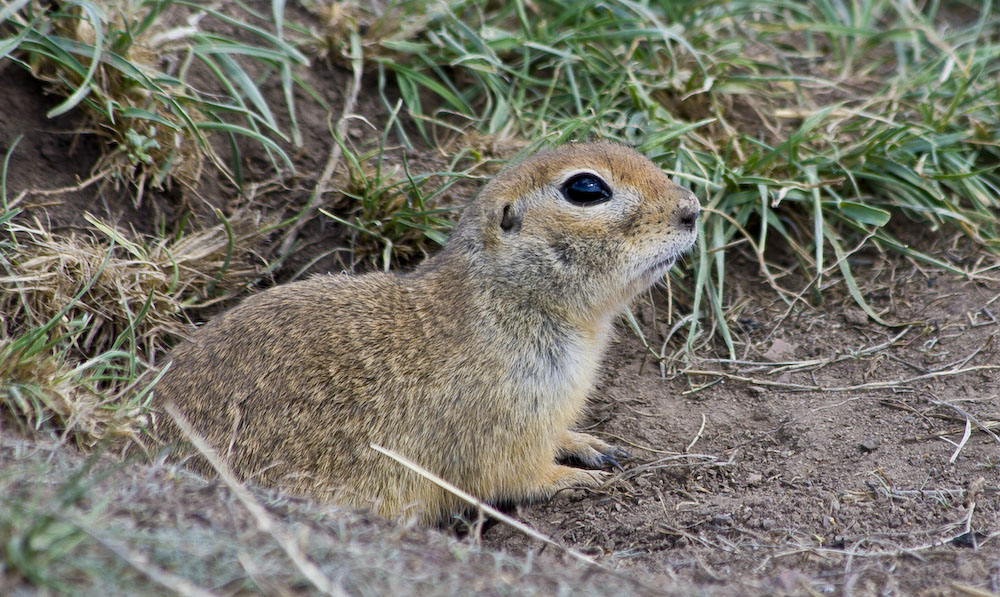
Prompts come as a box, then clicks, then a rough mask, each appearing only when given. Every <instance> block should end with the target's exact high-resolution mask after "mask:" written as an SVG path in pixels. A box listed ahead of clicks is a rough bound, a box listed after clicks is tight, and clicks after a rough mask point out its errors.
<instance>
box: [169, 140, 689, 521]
mask: <svg viewBox="0 0 1000 597" xmlns="http://www.w3.org/2000/svg"><path fill="white" fill-rule="evenodd" d="M698 214H699V205H698V201H697V199H696V198H695V196H694V195H693V194H692V193H691V192H690V191H687V190H685V189H683V188H681V187H680V186H678V185H676V184H674V183H673V182H671V181H670V180H669V179H668V178H667V176H666V175H665V174H664V173H663V172H662V171H661V170H659V169H658V168H657V167H656V166H654V165H653V163H652V162H650V161H649V160H648V159H646V158H645V157H644V156H642V155H640V154H639V153H637V152H636V151H634V150H632V149H629V148H626V147H622V146H619V145H613V144H609V143H594V144H570V145H564V146H562V147H559V148H557V149H554V150H550V151H546V152H543V153H539V154H537V155H534V156H533V157H530V158H528V159H525V160H524V161H522V162H520V163H517V164H514V165H512V166H510V167H509V168H507V169H506V170H505V171H503V172H501V173H500V174H499V175H498V176H497V177H496V178H495V179H493V180H492V181H491V182H489V183H488V184H487V185H486V186H485V187H484V188H483V189H482V191H481V192H480V193H479V196H478V197H477V198H476V199H475V200H473V201H472V202H471V203H470V204H469V205H468V206H467V207H466V208H465V211H464V213H463V214H462V216H461V218H460V220H459V222H458V224H457V225H456V227H455V230H454V232H453V233H452V235H451V239H450V240H449V242H448V244H447V246H446V247H444V249H442V250H441V251H440V252H439V253H438V254H436V255H435V256H433V257H431V258H429V259H427V260H426V261H425V262H423V263H422V264H421V265H420V266H418V267H417V268H416V269H415V270H414V271H412V272H409V273H404V274H387V273H370V274H365V275H358V276H354V275H321V276H316V277H313V278H311V279H308V280H304V281H300V282H294V283H290V284H285V285H282V286H277V287H275V288H272V289H270V290H267V291H265V292H262V293H260V294H259V295H256V296H252V297H250V298H248V299H246V300H245V301H243V303H242V304H240V305H239V306H237V307H235V308H233V309H232V310H230V311H228V312H226V313H224V314H222V315H221V316H219V317H217V318H216V319H214V320H213V321H211V322H209V323H208V324H207V325H205V326H204V327H203V328H202V329H200V330H199V331H198V332H197V333H195V334H194V336H193V339H192V340H190V341H186V342H183V343H181V344H180V345H178V346H177V348H176V349H175V350H174V351H173V353H172V355H171V359H172V365H171V367H170V369H169V370H168V371H167V373H166V374H165V375H164V376H163V378H162V379H161V380H160V382H159V384H158V385H157V386H156V387H155V389H154V391H155V401H156V402H157V403H159V404H165V403H167V402H172V403H174V404H175V405H176V406H177V407H178V409H179V410H180V411H181V412H182V413H184V414H185V415H186V417H187V418H188V419H189V420H190V421H191V422H192V423H193V425H194V427H195V428H196V429H197V430H198V431H199V432H200V433H201V434H203V435H204V436H205V437H206V438H207V439H208V440H209V441H210V442H211V443H212V444H213V445H214V446H215V448H216V449H217V450H218V451H219V453H220V454H221V455H222V456H223V457H224V458H225V459H226V460H227V461H228V462H229V463H230V465H231V466H232V467H233V468H234V470H235V471H236V472H237V473H238V474H240V475H241V476H242V477H243V478H244V479H247V480H251V481H254V482H256V483H262V484H265V485H277V486H281V487H285V488H287V489H291V490H292V491H297V492H304V493H308V494H311V495H313V496H316V497H318V498H320V499H332V500H334V501H337V502H340V503H343V504H348V505H360V506H367V507H372V508H373V509H375V510H376V511H377V512H379V513H380V514H382V515H383V516H386V517H395V516H399V515H406V514H414V515H417V516H419V518H420V519H421V520H422V521H424V522H434V521H440V520H442V519H443V518H445V517H448V516H449V515H451V514H453V513H455V512H457V511H460V510H461V509H462V504H461V503H460V501H459V500H458V499H457V498H455V497H453V496H452V495H451V494H449V493H447V492H445V491H444V490H442V489H440V488H438V487H437V486H435V485H433V484H432V483H430V482H429V481H426V480H424V479H422V478H420V477H419V476H418V475H416V474H415V473H413V472H411V471H409V470H407V469H405V468H404V467H403V466H401V465H399V464H398V463H396V462H394V461H392V460H390V459H389V458H387V457H386V456H384V455H382V454H379V453H377V452H375V451H374V450H372V449H371V448H370V447H369V445H370V444H371V443H375V444H378V445H381V446H384V447H387V448H390V449H392V450H395V451H396V452H398V453H400V454H402V455H404V456H406V457H408V458H410V459H411V460H414V461H416V462H418V463H419V464H421V465H423V466H424V467H426V468H428V469H430V470H431V471H433V472H435V473H437V474H438V475H440V476H441V477H443V478H445V479H446V480H448V481H451V482H452V483H454V484H455V485H457V486H459V487H460V488H462V489H464V490H466V491H468V492H469V493H472V494H473V495H475V496H478V497H479V498H481V499H483V500H484V501H487V502H492V503H512V502H513V503H521V502H527V501H532V500H538V499H546V498H549V497H551V496H552V495H554V494H555V493H556V492H558V491H560V490H562V489H565V488H569V487H581V486H585V487H594V486H598V485H599V484H600V483H601V482H602V481H603V480H604V479H605V478H606V477H607V476H608V473H606V472H603V471H599V470H583V469H580V468H573V467H570V466H565V465H562V464H558V463H557V461H560V460H562V461H570V462H574V463H576V464H580V465H581V466H584V467H588V468H593V469H600V468H604V467H606V466H607V465H609V464H612V463H614V459H615V457H616V456H618V455H620V454H619V453H618V452H617V449H616V448H613V447H611V446H609V445H608V444H607V443H605V442H603V441H601V440H599V439H597V438H595V437H592V436H590V435H586V434H583V433H579V432H575V431H571V430H570V427H571V426H573V425H575V424H576V423H578V422H579V420H580V418H581V415H582V414H583V411H584V408H585V405H586V400H587V395H588V393H589V392H590V390H591V388H592V387H593V385H594V381H595V377H596V376H597V372H598V366H599V363H600V361H601V357H602V355H603V353H604V352H605V348H606V346H607V344H608V341H609V338H610V336H611V333H612V328H613V324H614V320H615V319H616V318H617V317H618V315H619V314H620V313H621V312H622V310H623V308H624V307H625V305H626V304H627V303H628V302H629V301H630V300H631V299H632V298H633V297H634V296H635V295H636V294H638V293H639V292H641V291H643V290H645V289H646V288H648V287H649V286H650V285H652V284H653V283H655V282H656V281H658V280H660V279H662V278H663V276H664V275H665V274H666V273H667V270H669V269H670V267H671V266H672V265H673V263H674V261H675V260H676V259H677V258H678V257H679V256H680V255H681V254H682V253H684V252H685V251H687V250H688V249H689V248H690V247H691V245H692V244H693V243H694V241H695V237H696V234H697V233H696V230H695V228H696V221H697V218H698ZM161 428H162V429H163V430H164V433H165V434H166V436H167V437H172V438H177V437H179V435H178V433H177V430H176V429H174V428H173V425H172V424H170V423H166V424H164V425H161Z"/></svg>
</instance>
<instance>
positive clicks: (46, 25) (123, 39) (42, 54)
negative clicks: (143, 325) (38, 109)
mask: <svg viewBox="0 0 1000 597" xmlns="http://www.w3.org/2000/svg"><path fill="white" fill-rule="evenodd" d="M0 17H2V18H0V27H2V30H5V31H12V32H13V34H12V35H11V36H10V37H7V38H5V39H2V40H0V59H2V58H5V57H6V58H8V59H10V60H13V61H14V62H15V63H17V64H20V65H21V66H23V67H24V68H27V69H29V70H30V71H31V73H32V74H33V75H34V76H35V77H37V78H39V79H41V80H43V81H46V82H48V83H49V86H50V89H51V90H52V91H53V92H54V93H56V94H57V95H60V96H63V97H64V98H65V99H64V100H63V101H62V102H61V103H59V104H58V105H57V106H55V107H54V108H52V109H51V110H50V111H49V116H50V117H55V116H58V115H61V114H64V113H66V112H69V111H70V110H74V109H82V110H84V112H85V113H86V114H87V115H88V118H89V120H90V123H91V124H90V127H89V128H90V132H94V133H97V134H100V135H102V136H104V137H106V138H107V139H108V140H109V142H110V144H111V146H112V148H113V149H112V150H111V151H110V152H109V153H108V154H107V155H105V156H104V158H103V159H102V160H101V162H100V163H99V164H98V165H97V167H96V169H97V170H99V171H102V172H105V173H107V175H108V176H111V177H113V178H114V179H116V180H119V181H123V182H128V183H131V184H133V185H135V186H136V187H137V188H138V189H139V192H138V193H137V194H136V197H137V201H141V199H142V196H143V193H142V190H143V189H145V188H146V187H147V186H150V185H151V186H154V187H160V186H163V185H164V184H166V183H167V182H170V181H174V180H176V181H178V182H180V183H181V184H183V185H185V186H187V187H194V186H195V185H197V183H198V181H199V180H200V179H201V175H202V172H203V169H204V163H205V162H206V161H208V162H210V163H211V164H213V165H214V166H215V167H217V168H218V169H219V170H220V171H221V172H223V173H224V174H225V175H226V176H227V177H228V178H229V179H230V181H232V182H233V183H235V184H239V183H240V182H242V174H241V170H240V160H241V158H240V150H239V144H238V143H237V140H239V139H246V140H249V141H251V142H252V143H254V144H256V145H257V146H258V147H260V148H261V149H262V150H263V151H264V152H266V154H267V155H268V157H269V158H270V160H271V162H272V164H273V166H274V168H275V169H276V170H279V171H294V168H293V167H292V164H291V162H290V161H289V159H288V157H287V155H286V154H285V152H284V151H283V150H282V148H281V146H280V144H279V143H281V142H290V141H291V140H295V141H296V142H298V143H301V141H300V133H299V131H298V128H297V124H296V120H295V105H294V103H293V102H292V97H293V96H292V86H293V84H294V80H293V79H292V78H291V77H290V76H285V77H282V78H283V87H284V94H283V97H284V99H285V100H286V105H285V106H284V109H285V110H286V112H287V114H288V115H289V117H290V120H291V131H290V135H291V138H289V135H288V134H287V133H286V132H284V131H283V130H282V128H281V127H280V126H279V124H278V119H277V117H276V116H275V114H274V112H273V108H272V106H271V105H270V104H269V102H268V101H267V100H265V99H264V95H263V93H262V91H261V88H260V79H261V78H262V75H266V74H267V73H274V72H278V73H288V72H290V71H289V69H290V68H291V66H292V65H300V64H305V63H306V58H305V56H304V55H303V54H302V53H301V52H300V51H299V50H297V49H296V48H295V47H294V46H293V45H291V44H289V43H288V42H286V41H285V40H283V39H282V38H281V37H280V35H279V34H278V33H272V32H271V31H268V30H267V29H265V28H263V27H261V26H258V25H255V24H254V21H255V15H253V14H252V13H248V12H247V13H244V14H241V15H239V18H235V17H232V16H229V15H227V14H224V13H222V12H219V11H217V10H215V9H213V8H211V7H206V6H202V5H200V4H197V3H189V2H182V1H180V0H178V1H172V0H115V1H113V2H107V3H96V2H91V1H88V0H76V1H72V2H55V3H48V2H44V3H43V2H38V1H36V0H30V1H26V0H22V1H19V2H16V3H14V4H12V5H9V6H8V7H7V8H5V9H4V10H3V11H2V12H0ZM256 20H259V18H257V19H256ZM219 25H223V26H228V27H232V28H235V29H236V30H237V31H238V35H235V36H233V37H229V36H226V35H222V34H220V33H217V32H215V31H213V30H212V28H218V26H219ZM215 136H220V137H221V138H222V139H228V140H229V144H230V146H231V147H232V151H233V152H234V155H233V159H232V161H231V163H230V164H229V165H226V163H225V162H224V161H223V159H222V157H221V155H220V153H219V151H218V150H217V148H216V144H213V143H212V138H213V137H215Z"/></svg>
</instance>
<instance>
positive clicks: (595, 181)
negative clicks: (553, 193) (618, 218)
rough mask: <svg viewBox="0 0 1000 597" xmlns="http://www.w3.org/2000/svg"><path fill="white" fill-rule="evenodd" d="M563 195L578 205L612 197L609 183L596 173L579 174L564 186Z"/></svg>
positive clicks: (591, 203) (601, 201)
mask: <svg viewBox="0 0 1000 597" xmlns="http://www.w3.org/2000/svg"><path fill="white" fill-rule="evenodd" d="M562 194H563V197H565V198H566V200H567V201H569V202H570V203H575V204H577V205H594V204H596V203H604V202H605V201H607V200H608V199H611V189H610V188H608V183H606V182H604V181H603V180H601V179H600V178H599V177H598V176H596V175H594V174H577V175H576V176H574V177H572V178H570V179H569V180H567V181H566V182H565V183H564V184H563V186H562Z"/></svg>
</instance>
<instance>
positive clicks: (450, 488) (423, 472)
mask: <svg viewBox="0 0 1000 597" xmlns="http://www.w3.org/2000/svg"><path fill="white" fill-rule="evenodd" d="M369 446H370V447H371V449H372V450H375V451H376V452H378V453H380V454H383V455H385V456H388V457H389V458H392V459H393V460H395V461H396V462H398V463H400V464H402V465H403V466H405V467H406V468H408V469H410V470H411V471H413V472H415V473H417V474H418V475H420V476H421V477H423V478H425V479H427V480H428V481H430V482H431V483H434V484H435V485H437V486H438V487H440V488H441V489H444V490H445V491H447V492H449V493H452V494H454V495H455V496H457V497H459V498H460V499H462V500H463V501H466V502H468V503H470V504H472V505H473V506H475V507H476V508H479V509H480V510H481V511H483V512H485V513H487V514H489V515H490V516H492V517H493V518H496V519H497V520H499V521H500V522H503V523H505V524H508V525H510V526H512V527H514V528H515V529H517V530H519V531H521V532H522V533H524V534H525V535H527V536H529V537H531V538H533V539H538V540H539V541H541V542H543V543H546V544H548V545H551V546H553V547H555V548H557V549H560V550H562V551H564V552H566V553H567V554H569V555H571V556H573V557H574V558H576V559H578V560H580V561H581V562H586V563H587V564H590V565H591V566H597V567H599V568H602V569H604V570H608V571H609V572H614V571H613V570H610V569H608V568H605V567H604V566H602V565H601V564H598V563H597V562H596V561H595V560H594V559H593V558H591V557H589V556H585V555H583V554H582V553H580V552H578V551H576V550H575V549H573V548H571V547H566V546H565V545H563V544H561V543H558V542H557V541H555V540H554V539H550V538H549V537H546V536H545V535H543V534H541V533H539V532H538V531H536V530H535V529H533V528H531V527H530V526H528V525H526V524H524V523H523V522H521V521H519V520H517V519H515V518H511V517H510V516H507V515H506V514H504V513H503V512H501V511H499V510H497V509H496V508H494V507H493V506H490V505H489V504H487V503H485V502H483V501H481V500H479V499H478V498H476V497H475V496H473V495H471V494H469V493H466V492H464V491H462V490H461V489H459V488H458V487H455V486H454V485H452V484H451V483H449V482H448V481H445V480H444V479H442V478H441V477H439V476H437V475H435V474H434V473H432V472H430V471H429V470H427V469H425V468H424V467H422V466H420V465H419V464H417V463H415V462H413V461H412V460H410V459H408V458H406V457H405V456H402V455H400V454H398V453H396V452H393V451H392V450H390V449H388V448H383V447H382V446H379V445H378V444H369Z"/></svg>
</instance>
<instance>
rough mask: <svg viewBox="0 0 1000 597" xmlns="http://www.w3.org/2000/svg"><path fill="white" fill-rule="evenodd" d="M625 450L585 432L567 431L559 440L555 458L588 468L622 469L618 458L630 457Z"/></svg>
mask: <svg viewBox="0 0 1000 597" xmlns="http://www.w3.org/2000/svg"><path fill="white" fill-rule="evenodd" d="M631 457H632V454H630V453H629V452H628V451H627V450H624V449H622V448H619V447H617V446H612V445H610V444H607V443H605V442H603V441H601V440H599V439H597V438H596V437H593V436H591V435H587V434H586V433H578V432H575V431H567V432H566V435H565V436H563V438H562V441H561V442H560V446H559V451H558V453H557V454H556V458H557V460H559V461H560V462H562V463H565V464H568V465H570V466H578V467H580V468H588V469H611V468H614V469H618V470H623V469H622V465H621V464H620V463H619V462H618V459H619V458H620V459H622V460H624V459H626V458H631Z"/></svg>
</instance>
